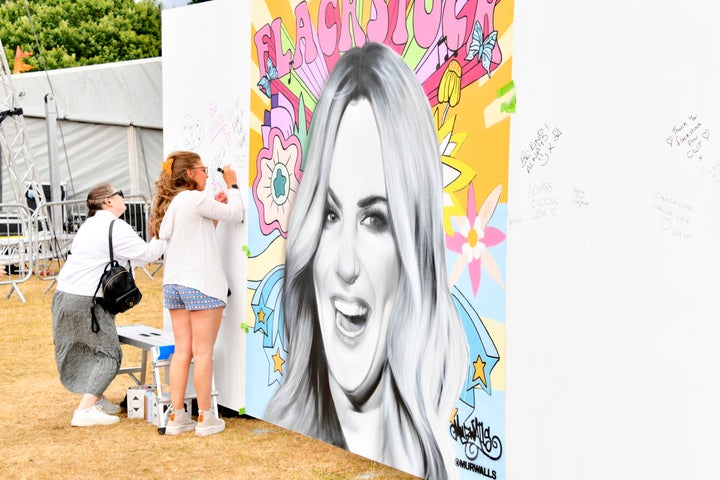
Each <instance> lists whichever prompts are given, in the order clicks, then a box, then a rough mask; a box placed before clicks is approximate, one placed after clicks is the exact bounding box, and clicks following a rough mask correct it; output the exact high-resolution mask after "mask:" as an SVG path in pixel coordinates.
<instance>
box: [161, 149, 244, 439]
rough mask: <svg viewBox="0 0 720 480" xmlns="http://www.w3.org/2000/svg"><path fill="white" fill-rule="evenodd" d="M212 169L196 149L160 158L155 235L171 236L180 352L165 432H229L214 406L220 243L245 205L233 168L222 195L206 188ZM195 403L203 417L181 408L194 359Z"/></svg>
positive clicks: (167, 284) (168, 273)
mask: <svg viewBox="0 0 720 480" xmlns="http://www.w3.org/2000/svg"><path fill="white" fill-rule="evenodd" d="M207 178H208V175H207V167H206V166H205V165H203V163H202V160H201V158H200V156H199V155H198V154H196V153H194V152H187V151H177V152H173V153H171V154H170V155H169V156H168V157H167V159H166V160H165V161H164V162H163V165H162V171H161V172H160V178H159V179H158V181H157V182H156V183H155V186H156V188H157V195H156V198H155V202H154V205H153V214H152V216H153V220H154V224H153V227H154V234H155V235H156V236H157V237H158V238H160V239H162V240H167V249H166V251H165V262H164V263H165V265H164V273H163V303H164V306H165V308H167V309H168V310H169V312H170V319H171V320H172V328H173V335H174V337H175V353H174V354H173V356H172V358H171V360H170V401H171V403H172V412H171V414H170V420H169V421H168V423H167V426H166V428H165V434H166V435H177V434H180V433H182V432H189V431H193V430H194V431H195V434H196V435H199V436H205V435H212V434H215V433H219V432H221V431H223V430H224V429H225V422H224V421H223V420H222V419H220V418H217V417H216V416H215V414H214V413H213V412H212V411H211V410H210V402H211V389H212V372H213V359H212V357H213V347H214V345H215V340H216V338H217V334H218V330H219V329H220V321H221V319H222V313H223V309H224V308H225V303H226V301H227V294H228V284H227V279H226V278H225V273H224V271H223V265H222V263H221V261H220V253H219V251H218V247H217V243H216V240H215V225H216V223H217V222H218V221H225V222H233V223H240V222H243V221H244V220H245V209H244V207H243V204H242V197H241V194H240V190H239V189H238V186H237V177H236V174H235V171H234V170H233V169H232V168H230V166H225V167H224V169H223V179H224V180H225V183H226V184H227V187H228V191H227V193H226V194H224V195H222V196H220V198H213V196H212V195H211V194H209V193H208V192H205V191H204V190H205V185H206V182H207ZM191 361H194V370H193V379H194V385H195V392H196V394H197V403H198V410H199V415H198V422H197V423H196V422H194V421H193V420H192V419H191V418H190V414H189V412H185V410H184V405H183V404H184V397H185V390H186V387H187V382H188V373H189V369H190V362H191Z"/></svg>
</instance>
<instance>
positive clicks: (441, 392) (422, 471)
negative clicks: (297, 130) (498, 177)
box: [265, 43, 468, 479]
mask: <svg viewBox="0 0 720 480" xmlns="http://www.w3.org/2000/svg"><path fill="white" fill-rule="evenodd" d="M358 98H365V99H367V100H368V101H369V103H370V105H371V106H372V109H373V113H374V116H375V119H376V121H377V124H378V133H379V135H380V143H381V151H382V156H383V165H384V172H385V187H386V191H387V196H388V205H389V211H390V223H391V226H392V232H393V236H394V239H395V246H396V249H397V252H398V256H399V262H400V272H401V273H400V281H399V285H398V291H397V298H396V299H395V305H394V312H393V315H392V318H393V319H395V320H394V321H392V322H391V324H390V326H389V329H388V336H387V339H386V341H387V361H386V364H385V365H384V367H383V369H384V370H383V378H384V379H383V380H382V381H383V382H385V385H384V391H385V394H384V398H383V406H384V416H385V418H384V425H385V432H384V433H385V435H384V438H385V445H384V446H383V449H384V458H386V459H388V460H389V463H391V464H392V465H395V466H398V467H400V468H406V469H407V468H410V469H411V471H412V473H414V474H416V475H421V476H425V477H427V478H433V479H442V478H449V477H454V476H456V468H455V467H454V462H453V458H454V455H453V452H452V445H451V443H450V438H449V426H450V416H451V412H452V409H453V407H454V405H455V402H456V400H457V399H458V397H459V394H460V390H461V388H462V386H463V384H464V375H465V373H466V372H467V367H466V365H467V355H468V353H467V351H468V347H467V341H466V338H465V333H464V330H463V328H462V324H461V323H460V319H459V317H458V315H457V312H456V310H455V307H454V305H453V302H452V298H451V295H450V292H449V290H448V283H447V273H446V263H445V244H444V238H443V231H442V173H441V161H440V153H439V148H438V143H437V136H436V133H435V128H434V123H433V120H432V113H431V111H430V107H429V104H428V101H427V98H426V97H425V94H424V93H423V90H422V88H421V86H420V84H419V82H418V81H417V79H416V78H415V76H414V74H413V73H412V71H411V70H410V69H409V67H408V66H407V65H406V64H405V63H404V61H403V60H402V59H401V58H400V57H399V56H398V55H397V54H396V53H395V52H394V51H392V50H391V49H389V48H388V47H386V46H384V45H382V44H377V43H368V44H366V45H365V46H364V47H362V48H355V49H353V50H350V51H348V52H347V53H345V54H344V55H343V56H342V58H341V59H340V60H339V61H338V63H337V64H336V66H335V68H334V69H333V71H332V73H331V75H330V77H329V78H328V81H327V84H326V86H325V89H324V91H323V94H322V96H321V98H320V101H319V102H318V104H317V107H316V109H315V112H314V114H313V118H312V126H311V132H310V143H309V146H308V157H307V166H306V169H305V171H304V172H303V180H302V182H301V184H300V187H299V190H298V195H297V197H296V200H295V204H294V206H293V211H292V213H291V219H290V226H289V234H288V243H287V250H286V262H285V284H284V297H283V308H284V318H285V329H286V341H287V352H288V358H287V363H286V367H287V369H286V371H285V379H284V381H283V383H282V385H281V386H280V387H279V389H278V391H277V392H276V394H275V395H274V396H273V398H272V399H271V401H270V403H269V405H268V407H267V410H266V412H265V415H266V417H267V419H268V420H270V421H275V422H277V423H278V424H280V425H283V426H285V427H288V428H291V429H294V430H297V431H300V432H302V433H305V434H307V435H310V436H313V437H316V438H319V439H321V440H323V441H326V442H329V443H333V444H335V445H338V446H341V447H343V448H347V443H346V441H345V438H344V436H343V433H342V429H341V425H340V421H339V419H338V415H337V413H336V410H335V406H334V403H333V399H332V396H331V394H330V386H329V380H328V366H327V359H326V355H325V350H324V347H323V341H322V338H321V337H322V336H321V331H320V326H319V320H318V313H317V306H316V301H315V292H314V286H313V259H314V255H315V252H316V250H317V246H318V244H319V242H320V236H321V233H322V228H323V218H324V212H325V205H326V199H327V192H328V183H329V174H330V167H331V162H332V157H333V151H334V149H335V139H336V135H337V132H338V128H339V126H340V121H341V119H342V116H343V114H344V111H345V108H346V107H347V105H348V104H349V103H350V102H352V101H353V100H356V99H358Z"/></svg>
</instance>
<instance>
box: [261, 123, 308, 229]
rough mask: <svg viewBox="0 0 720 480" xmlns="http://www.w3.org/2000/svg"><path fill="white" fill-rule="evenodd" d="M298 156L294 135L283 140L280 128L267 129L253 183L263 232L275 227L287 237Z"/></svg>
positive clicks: (298, 175)
mask: <svg viewBox="0 0 720 480" xmlns="http://www.w3.org/2000/svg"><path fill="white" fill-rule="evenodd" d="M301 157H302V151H301V148H300V141H299V140H298V139H297V137H296V136H294V135H292V136H290V137H289V138H288V139H285V138H284V136H283V134H282V132H281V130H280V129H278V128H274V127H273V128H271V129H270V132H269V134H268V142H267V143H266V146H265V148H263V149H262V150H261V151H260V153H259V154H258V156H257V172H258V173H257V176H256V177H255V183H254V185H253V196H254V197H255V203H256V205H257V207H258V217H259V219H260V230H261V231H262V233H263V234H264V235H269V234H270V233H272V231H273V230H276V229H277V230H279V231H280V235H282V236H283V237H285V238H287V229H288V220H289V216H290V210H291V207H292V204H293V200H294V199H295V194H296V193H297V188H298V185H299V183H300V178H301V176H302V174H301V173H300V164H301Z"/></svg>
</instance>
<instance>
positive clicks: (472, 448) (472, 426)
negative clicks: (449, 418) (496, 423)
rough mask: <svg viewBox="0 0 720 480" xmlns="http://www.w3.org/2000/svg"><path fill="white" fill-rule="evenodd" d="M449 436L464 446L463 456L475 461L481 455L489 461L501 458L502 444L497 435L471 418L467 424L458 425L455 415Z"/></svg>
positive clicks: (458, 421)
mask: <svg viewBox="0 0 720 480" xmlns="http://www.w3.org/2000/svg"><path fill="white" fill-rule="evenodd" d="M450 436H452V438H453V440H455V441H459V442H460V443H462V444H463V445H465V455H467V458H469V459H470V460H475V459H476V458H477V457H478V454H479V453H482V454H483V455H485V456H486V457H487V458H489V459H491V460H498V459H499V458H500V457H501V456H502V442H501V441H500V438H499V437H498V436H497V435H493V434H492V433H491V432H490V427H486V426H484V425H483V422H481V421H480V420H478V419H477V417H473V418H472V419H471V420H470V421H469V422H465V423H464V424H461V423H460V420H459V419H458V416H457V414H456V415H455V418H453V422H452V424H451V425H450Z"/></svg>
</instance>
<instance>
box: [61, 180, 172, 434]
mask: <svg viewBox="0 0 720 480" xmlns="http://www.w3.org/2000/svg"><path fill="white" fill-rule="evenodd" d="M87 208H88V218H87V220H86V221H85V222H84V223H83V224H82V225H81V226H80V229H79V230H78V232H77V234H75V237H74V238H73V243H72V246H71V247H70V254H69V255H68V258H67V261H66V262H65V264H64V265H63V267H62V269H61V270H60V273H59V274H58V278H57V288H56V290H55V294H54V295H53V303H52V320H53V340H54V343H55V361H56V363H57V368H58V372H59V373H60V381H61V382H62V384H63V385H64V386H65V388H67V389H68V390H70V391H71V392H74V393H79V394H80V395H82V397H81V398H80V403H79V404H78V407H77V409H76V410H75V412H74V413H73V417H72V420H71V422H70V424H71V425H72V426H74V427H90V426H94V425H112V424H115V423H118V422H119V421H120V419H119V418H118V417H116V416H115V415H116V414H117V413H119V412H120V407H119V406H118V405H115V404H114V403H111V402H110V401H109V400H108V399H106V398H105V396H104V392H105V389H106V388H107V387H108V386H109V385H110V382H112V381H113V379H114V378H115V375H117V372H118V369H119V368H120V362H121V361H122V350H121V349H120V341H119V340H118V336H117V331H116V329H115V315H114V314H112V313H110V312H108V311H107V310H105V309H104V308H102V307H101V306H99V305H98V306H96V307H94V311H95V319H96V321H97V327H98V329H97V331H93V330H92V329H91V317H92V314H91V309H93V296H94V295H95V294H96V293H97V294H98V296H102V292H97V288H98V282H99V281H100V276H101V275H102V273H103V271H104V269H105V265H106V264H107V263H108V262H109V261H110V252H109V246H108V232H109V229H110V223H111V222H112V221H115V220H116V222H115V224H114V226H113V230H112V239H113V255H114V257H115V260H117V261H118V262H119V263H120V264H121V265H123V266H124V265H126V264H127V262H128V261H132V262H134V263H135V265H143V264H145V263H149V262H153V261H155V260H157V259H158V258H159V257H160V256H161V255H162V254H163V251H164V250H165V242H164V241H161V240H157V239H153V240H151V241H150V242H149V243H146V242H145V241H144V240H143V239H142V238H140V237H139V236H138V235H137V233H135V231H134V230H133V228H132V227H131V226H130V225H129V224H128V223H126V222H125V221H123V220H122V219H120V218H119V217H120V216H121V215H122V214H123V213H124V212H125V209H126V207H125V198H124V196H123V192H122V190H117V189H116V188H115V187H113V186H112V185H110V184H109V183H104V184H102V185H98V186H97V187H95V188H93V189H92V190H90V192H88V195H87Z"/></svg>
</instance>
